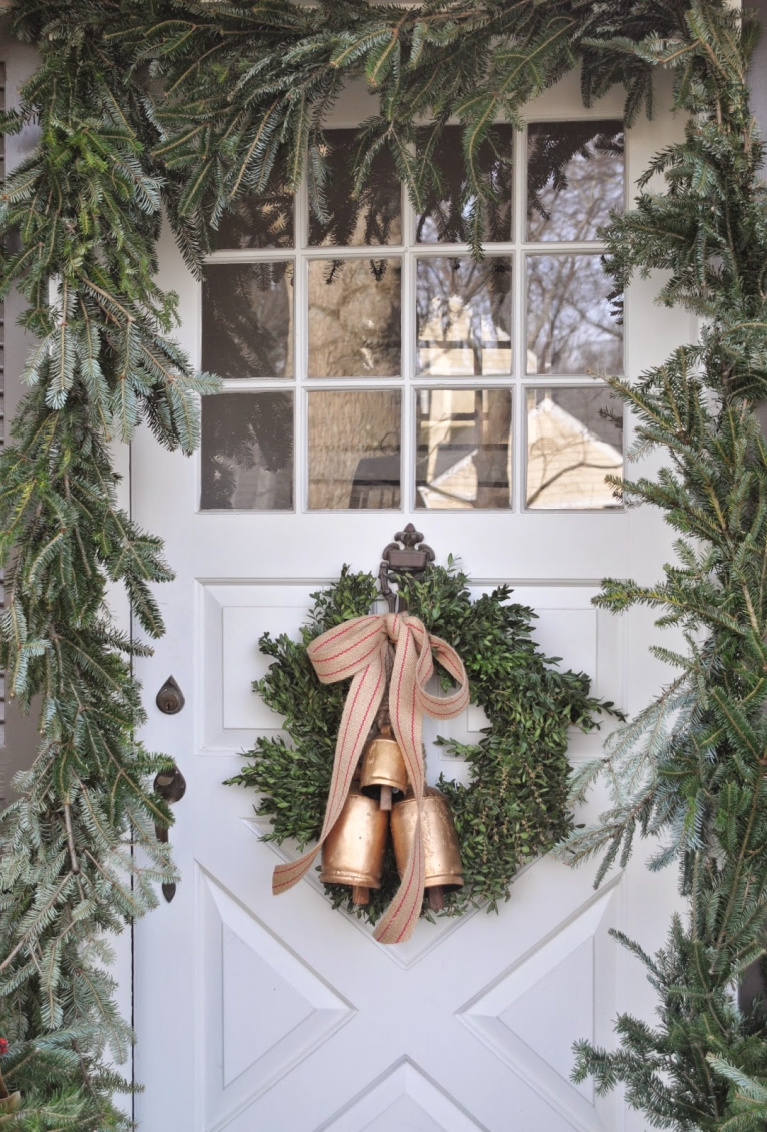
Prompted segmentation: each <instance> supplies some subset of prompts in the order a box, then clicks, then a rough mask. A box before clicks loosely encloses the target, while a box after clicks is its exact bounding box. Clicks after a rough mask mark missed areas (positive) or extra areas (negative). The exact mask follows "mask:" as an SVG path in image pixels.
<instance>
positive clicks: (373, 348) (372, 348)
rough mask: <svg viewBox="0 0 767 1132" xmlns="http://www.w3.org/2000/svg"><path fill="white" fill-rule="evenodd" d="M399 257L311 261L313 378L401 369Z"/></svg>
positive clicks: (391, 374) (387, 374)
mask: <svg viewBox="0 0 767 1132" xmlns="http://www.w3.org/2000/svg"><path fill="white" fill-rule="evenodd" d="M401 276H402V267H401V261H400V260H399V259H379V260H370V259H344V260H340V259H336V260H329V259H322V260H312V261H311V262H310V264H309V377H395V376H396V375H397V374H399V373H400V372H401V362H400V353H401V342H402V328H401V313H400V303H401V300H400V285H401Z"/></svg>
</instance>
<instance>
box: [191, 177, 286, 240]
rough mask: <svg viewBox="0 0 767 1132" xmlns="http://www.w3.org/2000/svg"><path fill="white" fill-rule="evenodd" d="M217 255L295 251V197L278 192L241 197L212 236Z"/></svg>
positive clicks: (277, 190)
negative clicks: (243, 250)
mask: <svg viewBox="0 0 767 1132" xmlns="http://www.w3.org/2000/svg"><path fill="white" fill-rule="evenodd" d="M211 245H212V247H213V250H214V251H218V250H221V249H231V248H292V247H293V194H292V193H290V192H288V191H287V190H286V189H281V188H279V187H278V188H277V189H276V190H275V191H274V192H271V193H264V194H259V195H258V196H256V195H255V194H254V195H250V196H247V195H246V196H241V197H240V198H239V199H238V200H236V201H235V202H234V203H233V204H232V205H231V206H230V208H228V209H227V210H226V212H224V214H223V215H222V217H221V220H220V221H219V225H218V230H217V231H212V232H211Z"/></svg>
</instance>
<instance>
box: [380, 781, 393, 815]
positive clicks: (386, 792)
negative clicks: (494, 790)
mask: <svg viewBox="0 0 767 1132" xmlns="http://www.w3.org/2000/svg"><path fill="white" fill-rule="evenodd" d="M378 806H379V809H381V810H390V809H391V786H382V787H381V793H380V794H379V795H378Z"/></svg>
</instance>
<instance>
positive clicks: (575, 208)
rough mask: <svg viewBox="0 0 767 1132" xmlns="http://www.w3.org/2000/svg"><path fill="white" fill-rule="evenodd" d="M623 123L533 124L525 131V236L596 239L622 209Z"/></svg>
mask: <svg viewBox="0 0 767 1132" xmlns="http://www.w3.org/2000/svg"><path fill="white" fill-rule="evenodd" d="M624 180H625V162H624V154H623V123H622V122H620V121H618V122H616V121H593V120H592V121H583V122H534V123H531V124H530V126H529V127H528V131H527V239H528V240H596V239H597V238H598V233H597V229H598V228H599V227H600V225H603V224H607V223H609V220H610V209H615V210H616V211H618V212H622V211H623V203H624Z"/></svg>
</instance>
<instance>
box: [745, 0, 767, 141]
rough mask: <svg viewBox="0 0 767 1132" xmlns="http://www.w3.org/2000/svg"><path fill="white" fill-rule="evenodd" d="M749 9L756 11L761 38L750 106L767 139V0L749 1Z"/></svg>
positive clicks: (756, 56)
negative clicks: (760, 27) (760, 26)
mask: <svg viewBox="0 0 767 1132" xmlns="http://www.w3.org/2000/svg"><path fill="white" fill-rule="evenodd" d="M749 7H750V8H754V9H756V11H757V13H758V15H759V22H760V24H761V25H762V38H761V40H760V41H759V45H758V47H757V49H756V54H755V55H754V59H753V62H752V64H751V105H752V107H753V111H754V114H755V116H756V120H757V122H758V123H759V128H760V129H761V131H762V136H763V137H765V138H767V0H756V2H755V3H754V2H753V0H751V2H750V3H749Z"/></svg>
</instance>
